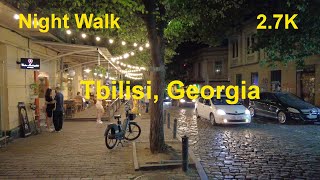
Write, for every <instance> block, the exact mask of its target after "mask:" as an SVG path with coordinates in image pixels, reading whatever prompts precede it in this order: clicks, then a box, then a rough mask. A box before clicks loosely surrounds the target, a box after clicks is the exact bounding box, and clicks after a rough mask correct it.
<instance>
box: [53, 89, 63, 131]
mask: <svg viewBox="0 0 320 180" xmlns="http://www.w3.org/2000/svg"><path fill="white" fill-rule="evenodd" d="M54 100H55V101H56V108H55V109H54V111H53V124H54V128H55V130H56V131H57V132H60V131H61V130H62V125H63V95H62V93H61V92H60V88H59V87H57V88H56V96H55V98H54Z"/></svg>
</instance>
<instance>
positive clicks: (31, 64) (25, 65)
mask: <svg viewBox="0 0 320 180" xmlns="http://www.w3.org/2000/svg"><path fill="white" fill-rule="evenodd" d="M20 68H21V69H40V59H33V58H21V60H20Z"/></svg>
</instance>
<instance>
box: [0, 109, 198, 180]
mask: <svg viewBox="0 0 320 180" xmlns="http://www.w3.org/2000/svg"><path fill="white" fill-rule="evenodd" d="M144 116H145V115H144ZM137 122H138V123H139V125H140V126H141V128H142V135H141V137H140V138H139V141H148V132H149V131H148V129H149V124H148V119H147V118H143V120H141V119H140V120H139V119H137ZM105 126H106V124H104V125H100V126H98V125H96V123H95V122H93V121H91V122H89V121H81V122H79V121H75V122H74V121H67V122H65V124H64V128H63V132H60V133H48V132H42V133H41V134H40V135H36V136H31V137H28V138H25V139H22V138H21V139H16V140H14V142H13V143H10V144H9V145H8V146H7V148H1V149H0V150H1V151H0V179H7V178H8V179H18V178H22V179H36V178H38V179H45V178H48V179H55V178H58V179H60V178H61V179H71V178H77V179H80V178H89V179H92V178H93V179H135V178H137V179H194V178H195V175H191V176H190V175H186V174H184V173H183V172H182V171H181V170H180V169H171V170H170V169H169V170H156V171H147V172H141V171H134V167H133V158H132V145H131V143H129V142H125V143H124V147H121V145H120V146H118V147H116V148H115V149H113V150H108V149H107V148H106V147H105V144H104V136H103V133H104V129H105ZM141 176H143V177H144V178H142V177H141ZM138 177H141V178H138Z"/></svg>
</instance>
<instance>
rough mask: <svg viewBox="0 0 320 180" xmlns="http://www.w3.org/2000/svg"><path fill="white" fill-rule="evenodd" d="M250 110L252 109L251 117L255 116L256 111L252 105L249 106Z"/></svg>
mask: <svg viewBox="0 0 320 180" xmlns="http://www.w3.org/2000/svg"><path fill="white" fill-rule="evenodd" d="M249 111H250V115H251V117H254V116H255V114H254V113H255V112H254V109H253V107H250V108H249Z"/></svg>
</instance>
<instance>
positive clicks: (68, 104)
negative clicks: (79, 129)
mask: <svg viewBox="0 0 320 180" xmlns="http://www.w3.org/2000/svg"><path fill="white" fill-rule="evenodd" d="M118 101H119V102H118ZM115 102H116V103H115ZM115 104H116V107H114V106H115ZM118 104H119V105H118ZM102 106H103V107H104V109H105V114H104V115H103V118H108V117H110V113H111V114H113V113H114V112H115V111H116V109H117V108H118V107H119V106H120V100H117V101H113V100H109V99H107V100H103V101H102ZM64 112H65V113H64V118H65V119H71V120H72V119H77V120H79V119H96V107H95V100H94V99H93V98H92V99H90V100H87V101H85V102H83V101H81V102H80V101H79V100H77V99H68V100H65V101H64Z"/></svg>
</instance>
